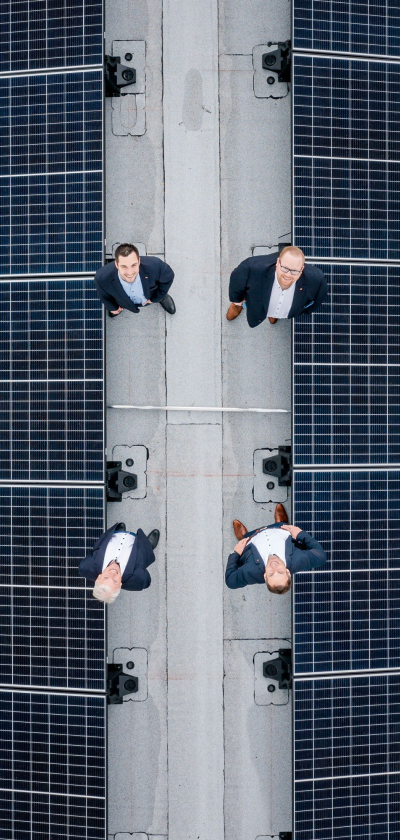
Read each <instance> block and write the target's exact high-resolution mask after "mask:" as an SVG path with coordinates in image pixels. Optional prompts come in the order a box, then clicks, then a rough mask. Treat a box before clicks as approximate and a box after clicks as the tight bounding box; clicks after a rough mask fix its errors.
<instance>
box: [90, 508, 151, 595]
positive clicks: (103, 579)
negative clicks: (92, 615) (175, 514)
mask: <svg viewBox="0 0 400 840" xmlns="http://www.w3.org/2000/svg"><path fill="white" fill-rule="evenodd" d="M159 539H160V532H159V531H157V530H156V529H154V530H153V531H151V532H150V534H149V535H148V537H146V535H145V534H144V533H143V531H142V530H141V528H139V529H138V532H137V533H136V534H134V533H133V532H132V531H127V530H126V528H125V523H124V522H117V523H116V524H115V525H112V526H111V528H109V529H108V531H106V532H105V534H102V535H101V537H100V538H99V539H98V540H97V542H96V544H95V545H94V546H93V548H92V551H91V553H90V554H88V556H87V557H85V559H84V560H81V562H80V564H79V574H81V575H82V577H85V578H86V580H88V581H89V583H90V584H92V585H93V587H94V589H93V595H94V597H95V598H97V599H98V600H99V601H104V602H105V603H106V604H112V603H113V602H114V601H115V599H116V598H117V597H118V595H119V593H120V591H121V589H129V590H130V591H140V590H142V589H147V588H148V587H149V586H150V584H151V577H150V575H149V573H148V571H147V567H148V566H150V565H151V563H154V561H155V559H156V558H155V557H154V550H153V549H155V548H156V546H157V544H158V540H159Z"/></svg>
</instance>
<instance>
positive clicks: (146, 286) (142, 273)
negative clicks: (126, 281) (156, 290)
mask: <svg viewBox="0 0 400 840" xmlns="http://www.w3.org/2000/svg"><path fill="white" fill-rule="evenodd" d="M139 277H140V279H141V281H142V286H143V294H144V296H145V298H146V300H150V282H149V276H148V272H147V271H146V269H145V268H143V266H142V263H140V266H139Z"/></svg>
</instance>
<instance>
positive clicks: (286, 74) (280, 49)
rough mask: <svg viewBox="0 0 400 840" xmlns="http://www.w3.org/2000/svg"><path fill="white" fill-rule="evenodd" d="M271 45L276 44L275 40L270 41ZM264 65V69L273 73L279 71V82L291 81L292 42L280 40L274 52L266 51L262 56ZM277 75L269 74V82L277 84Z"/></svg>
mask: <svg viewBox="0 0 400 840" xmlns="http://www.w3.org/2000/svg"><path fill="white" fill-rule="evenodd" d="M268 46H269V47H273V46H274V42H273V41H269V43H268ZM262 66H263V69H264V70H269V71H270V72H272V73H277V75H278V82H290V74H291V69H292V42H291V41H278V43H277V49H276V50H272V52H268V53H264V54H263V57H262ZM275 81H276V79H275V77H274V76H269V78H268V79H267V82H268V84H270V85H273V84H275Z"/></svg>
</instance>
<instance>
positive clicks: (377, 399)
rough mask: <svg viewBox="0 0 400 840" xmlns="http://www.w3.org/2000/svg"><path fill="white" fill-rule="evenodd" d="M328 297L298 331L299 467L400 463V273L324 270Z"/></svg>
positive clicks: (344, 268)
mask: <svg viewBox="0 0 400 840" xmlns="http://www.w3.org/2000/svg"><path fill="white" fill-rule="evenodd" d="M320 268H321V269H322V270H323V272H324V274H325V276H326V279H327V281H328V287H329V295H328V299H327V301H325V303H324V305H323V307H321V309H319V310H317V311H316V312H315V313H313V314H312V316H311V317H310V316H308V317H304V318H298V319H296V321H295V326H294V462H295V464H297V466H301V465H322V464H324V465H328V466H332V465H335V464H336V465H340V464H348V465H353V464H354V465H357V464H398V463H400V422H399V417H400V367H399V358H400V336H399V329H398V323H399V317H400V283H399V279H400V268H399V267H398V266H393V267H391V266H390V267H387V266H373V265H355V266H354V265H353V266H346V265H333V266H331V265H321V266H320Z"/></svg>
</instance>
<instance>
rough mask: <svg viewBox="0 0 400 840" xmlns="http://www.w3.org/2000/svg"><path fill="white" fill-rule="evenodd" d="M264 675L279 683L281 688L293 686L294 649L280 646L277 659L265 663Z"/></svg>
mask: <svg viewBox="0 0 400 840" xmlns="http://www.w3.org/2000/svg"><path fill="white" fill-rule="evenodd" d="M263 675H264V677H266V679H268V680H273V681H275V682H277V683H278V684H279V688H291V687H292V651H291V650H290V648H280V649H279V651H278V656H277V657H276V659H269V660H268V662H264V663H263Z"/></svg>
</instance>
